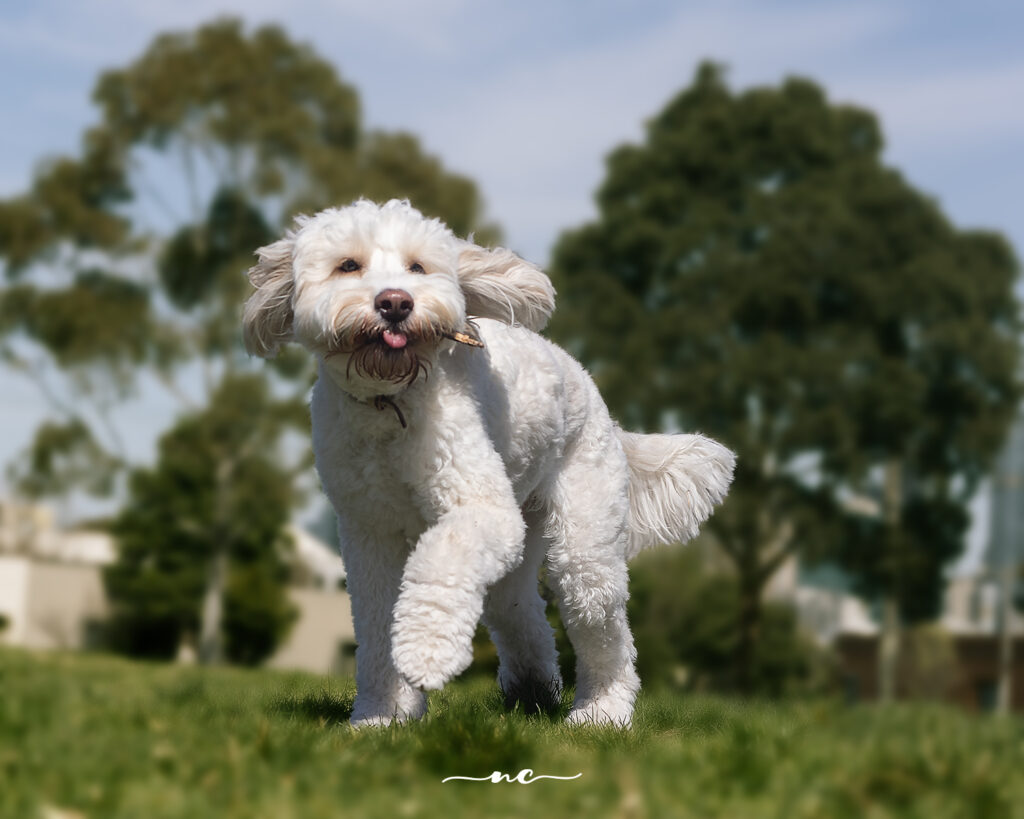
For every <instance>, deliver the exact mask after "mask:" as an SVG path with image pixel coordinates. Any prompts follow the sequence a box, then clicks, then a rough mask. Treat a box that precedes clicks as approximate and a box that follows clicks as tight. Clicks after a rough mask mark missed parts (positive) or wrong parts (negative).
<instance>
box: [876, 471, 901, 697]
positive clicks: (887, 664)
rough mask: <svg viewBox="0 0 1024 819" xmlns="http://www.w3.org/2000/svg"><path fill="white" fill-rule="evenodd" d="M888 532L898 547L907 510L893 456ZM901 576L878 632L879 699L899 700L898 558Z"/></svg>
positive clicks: (886, 599)
mask: <svg viewBox="0 0 1024 819" xmlns="http://www.w3.org/2000/svg"><path fill="white" fill-rule="evenodd" d="M884 503H885V505H884V507H883V513H884V515H885V523H886V535H887V536H889V537H891V543H892V545H891V548H893V549H895V548H898V540H899V539H898V537H897V535H898V532H899V527H900V520H901V517H902V511H903V464H902V462H901V461H900V460H899V459H898V458H891V459H890V460H889V461H888V462H887V463H886V465H885V498H884ZM893 562H894V564H895V565H896V567H897V570H896V571H897V576H895V577H892V578H890V580H889V588H888V589H887V590H886V592H885V594H884V596H883V598H882V626H881V629H880V632H879V635H878V701H879V702H881V703H891V702H893V701H894V700H895V699H896V669H897V667H898V666H899V655H900V608H899V597H898V596H897V592H898V589H899V577H898V572H899V568H898V567H899V561H898V559H894V561H893Z"/></svg>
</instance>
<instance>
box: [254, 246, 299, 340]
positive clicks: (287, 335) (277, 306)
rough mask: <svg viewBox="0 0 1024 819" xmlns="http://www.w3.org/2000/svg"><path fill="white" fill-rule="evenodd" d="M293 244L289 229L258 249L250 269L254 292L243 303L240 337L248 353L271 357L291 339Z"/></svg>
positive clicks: (292, 317)
mask: <svg viewBox="0 0 1024 819" xmlns="http://www.w3.org/2000/svg"><path fill="white" fill-rule="evenodd" d="M294 246H295V235H294V234H293V233H291V232H289V233H288V234H287V235H286V236H285V237H284V238H283V239H279V240H278V241H276V242H274V243H273V244H272V245H267V246H266V247H261V248H260V249H259V250H257V251H256V253H257V254H258V256H259V261H258V262H256V264H255V265H253V266H252V267H250V268H249V281H250V282H252V284H253V286H255V288H256V292H255V293H253V294H252V295H251V296H249V300H248V301H247V302H246V303H245V310H244V312H243V315H242V336H243V338H244V339H245V349H246V350H248V351H249V353H250V354H251V355H258V356H262V357H263V358H273V357H274V356H275V355H277V351H278V350H279V349H280V348H281V345H282V344H284V343H286V342H288V341H291V338H292V321H293V319H294V314H293V312H292V295H293V293H294V292H295V279H294V277H293V276H292V251H293V248H294Z"/></svg>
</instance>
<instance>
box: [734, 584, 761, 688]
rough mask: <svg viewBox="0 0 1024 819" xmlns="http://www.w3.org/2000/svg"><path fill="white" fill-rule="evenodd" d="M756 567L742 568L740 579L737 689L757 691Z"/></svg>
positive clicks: (758, 595)
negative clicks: (755, 669) (755, 677)
mask: <svg viewBox="0 0 1024 819" xmlns="http://www.w3.org/2000/svg"><path fill="white" fill-rule="evenodd" d="M757 574H758V572H757V567H756V566H754V567H753V568H752V570H751V569H750V567H741V568H740V576H739V578H738V580H739V595H740V599H739V635H738V639H737V642H736V689H737V691H739V693H741V694H752V693H753V692H754V666H755V664H756V661H757V643H758V640H759V639H760V636H761V584H760V583H759V582H758V578H757Z"/></svg>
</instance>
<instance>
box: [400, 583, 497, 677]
mask: <svg viewBox="0 0 1024 819" xmlns="http://www.w3.org/2000/svg"><path fill="white" fill-rule="evenodd" d="M439 595H440V598H439ZM457 596H458V595H457V594H456V593H455V592H453V591H452V590H450V589H441V590H440V591H439V592H438V591H437V590H433V589H429V588H426V587H423V586H409V587H407V588H406V589H404V590H403V592H402V594H401V595H400V596H399V598H398V603H397V604H396V606H395V621H394V626H393V627H392V630H391V656H392V659H393V660H394V663H395V668H396V669H398V673H399V674H401V675H402V676H403V677H404V678H405V679H406V681H408V682H409V683H410V684H411V685H414V686H416V687H417V688H421V689H424V690H428V691H429V690H436V689H439V688H442V687H443V686H444V684H445V683H446V682H448V681H449V680H450V679H452V678H453V677H455V676H456V675H457V674H459V673H460V672H462V671H464V670H465V669H466V668H468V667H469V664H470V663H471V662H472V660H473V632H474V630H475V629H476V623H477V620H478V619H479V617H480V609H481V607H482V601H480V600H475V599H467V600H465V601H463V604H462V605H458V601H456V600H455V598H456V597H457ZM464 596H467V597H468V595H464ZM439 599H440V600H443V603H444V604H443V605H442V604H441V603H439Z"/></svg>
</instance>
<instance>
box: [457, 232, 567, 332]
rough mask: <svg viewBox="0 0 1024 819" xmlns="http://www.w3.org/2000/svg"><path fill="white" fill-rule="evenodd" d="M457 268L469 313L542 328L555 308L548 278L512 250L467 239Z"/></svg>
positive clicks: (507, 322)
mask: <svg viewBox="0 0 1024 819" xmlns="http://www.w3.org/2000/svg"><path fill="white" fill-rule="evenodd" d="M458 272H459V284H460V285H461V286H462V292H463V294H464V295H465V297H466V313H467V314H468V315H470V316H479V317H481V318H491V319H497V320H498V321H503V322H505V323H506V324H521V325H522V326H523V327H526V328H527V329H529V330H541V329H543V328H544V325H545V324H547V323H548V318H550V316H551V313H552V311H553V310H554V309H555V288H554V287H553V286H552V285H551V279H549V278H548V277H547V275H545V273H544V271H543V270H541V269H540V268H539V267H537V266H536V265H533V264H530V263H529V262H527V261H525V260H523V259H521V258H520V257H519V256H517V255H516V254H515V253H513V252H512V251H511V250H506V249H505V248H503V247H497V248H493V249H487V248H482V247H478V246H477V245H474V244H469V243H467V244H466V245H465V246H464V247H463V249H462V252H461V253H460V254H459V271H458Z"/></svg>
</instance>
